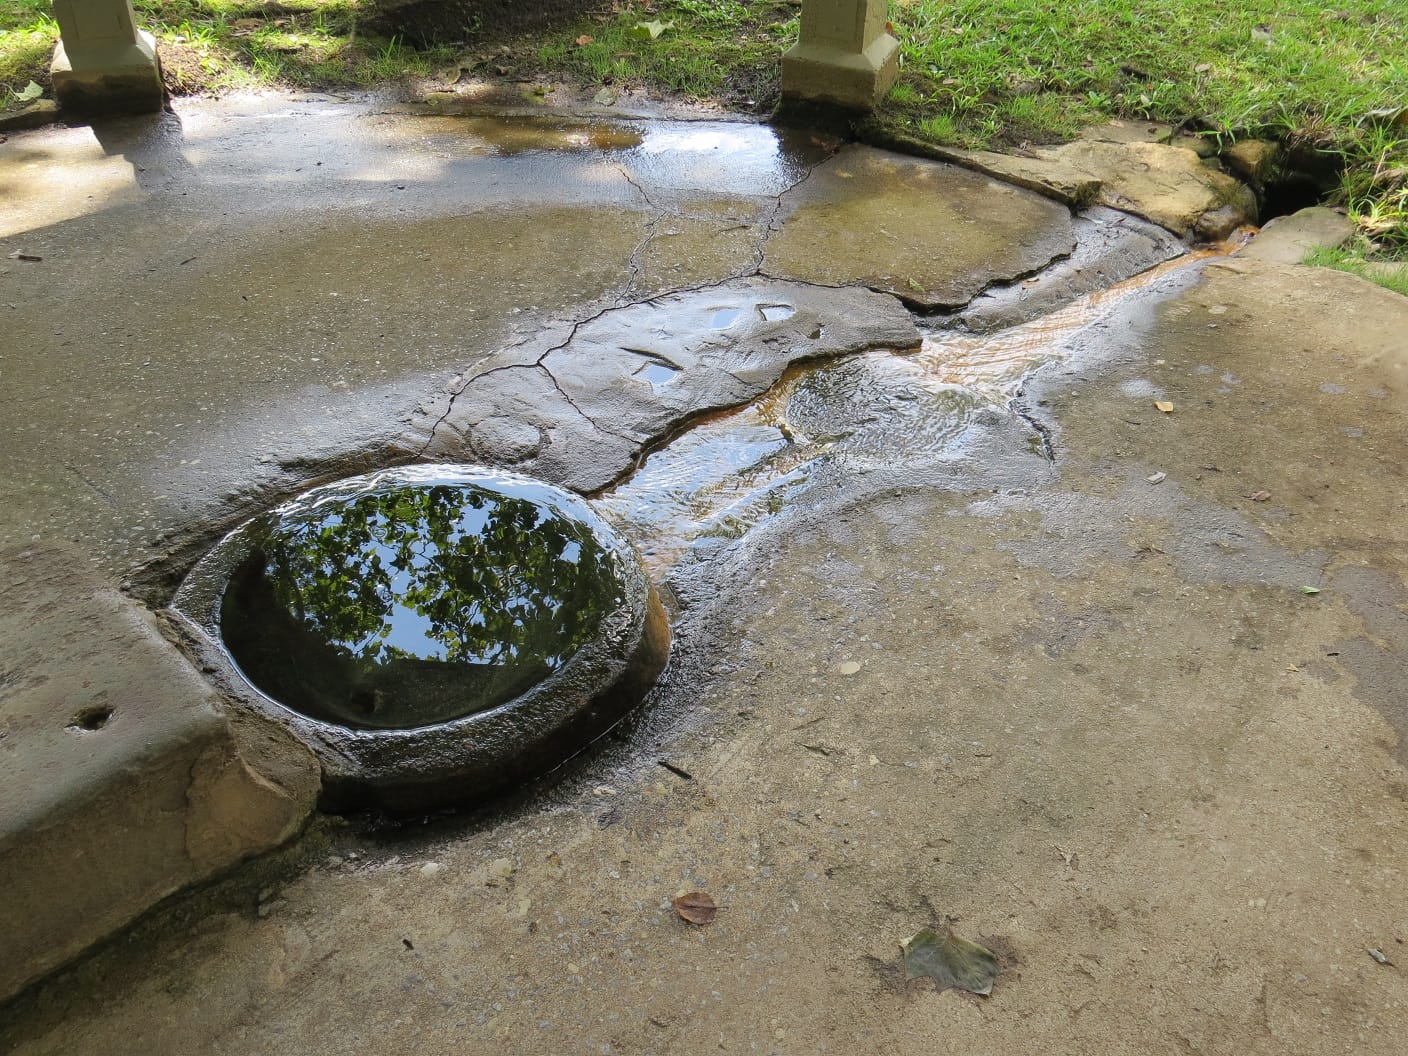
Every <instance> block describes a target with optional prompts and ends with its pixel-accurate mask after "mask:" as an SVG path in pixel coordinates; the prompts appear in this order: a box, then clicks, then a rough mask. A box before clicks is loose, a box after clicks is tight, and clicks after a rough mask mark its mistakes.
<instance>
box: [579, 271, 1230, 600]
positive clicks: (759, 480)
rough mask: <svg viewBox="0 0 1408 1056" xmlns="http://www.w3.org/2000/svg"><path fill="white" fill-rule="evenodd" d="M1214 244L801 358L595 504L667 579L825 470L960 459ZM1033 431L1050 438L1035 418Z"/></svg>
mask: <svg viewBox="0 0 1408 1056" xmlns="http://www.w3.org/2000/svg"><path fill="white" fill-rule="evenodd" d="M1208 255H1209V254H1207V253H1196V254H1190V255H1187V256H1184V257H1179V258H1177V259H1175V260H1172V261H1169V262H1167V263H1166V264H1163V265H1160V266H1158V267H1155V268H1152V269H1150V270H1149V271H1146V272H1144V273H1143V274H1141V275H1138V276H1135V277H1134V278H1131V279H1129V280H1127V281H1125V282H1122V283H1119V284H1117V285H1115V286H1112V287H1110V288H1109V289H1107V290H1102V291H1099V292H1097V293H1094V294H1091V295H1089V296H1086V297H1082V298H1079V299H1078V300H1075V301H1073V302H1072V303H1070V304H1069V305H1067V306H1065V307H1064V308H1061V309H1059V310H1057V311H1055V312H1052V313H1051V314H1049V315H1045V316H1042V317H1040V318H1038V319H1034V320H1031V321H1029V322H1025V323H1022V324H1019V325H1016V326H1012V327H1009V328H1007V329H1003V330H998V331H995V332H992V333H986V334H981V333H970V332H968V331H966V330H960V329H939V328H931V329H928V330H927V331H926V333H925V338H924V341H923V344H922V346H921V347H920V348H919V350H918V351H915V352H910V353H895V352H892V351H889V350H883V349H881V350H874V351H869V352H863V353H860V354H858V355H854V356H847V357H841V358H836V359H826V360H820V361H817V362H814V363H808V364H804V365H801V366H798V367H794V368H792V369H790V370H788V371H787V373H786V374H785V375H784V376H783V378H782V380H781V381H779V382H778V383H777V384H776V385H774V386H773V387H772V388H771V389H770V390H769V391H768V392H767V393H765V394H764V395H763V396H761V397H760V398H759V399H757V400H755V401H754V402H752V403H749V404H747V405H745V406H743V407H739V408H734V409H732V410H728V411H722V412H718V413H716V414H711V415H707V416H705V417H702V418H700V419H699V420H698V421H696V422H695V424H694V425H693V426H692V427H691V428H690V429H688V430H687V431H685V432H684V433H682V434H681V435H680V436H678V437H676V438H675V439H674V440H673V441H671V442H670V443H668V444H667V445H665V446H664V447H661V448H659V449H657V450H655V451H654V452H652V453H651V454H650V455H649V456H648V457H647V458H646V459H645V460H644V462H643V463H642V465H641V466H640V468H639V469H638V470H637V471H636V472H635V473H634V474H633V475H632V476H631V477H630V478H629V479H627V480H625V481H624V482H622V483H621V484H619V485H617V486H615V487H614V488H612V489H610V490H609V491H607V492H606V493H605V494H603V495H601V496H598V497H597V500H596V505H597V508H598V509H599V510H601V511H602V512H603V514H604V515H605V516H606V517H607V518H608V519H609V520H611V521H612V522H613V523H615V524H616V525H617V526H618V527H619V528H621V529H622V530H623V531H624V532H625V533H626V534H627V535H629V536H630V537H631V538H632V539H633V540H635V541H636V543H637V545H638V546H639V547H640V549H641V551H642V554H643V557H644V560H645V564H646V566H647V568H648V569H649V570H650V571H651V573H652V574H653V575H654V576H656V577H660V576H663V575H665V574H666V573H667V572H668V571H669V570H671V569H673V568H676V567H678V566H680V565H682V564H685V563H687V562H688V561H689V560H691V559H693V558H694V557H698V556H701V555H702V554H703V553H704V552H705V551H707V550H709V549H712V548H714V547H716V546H718V545H720V544H721V543H724V542H726V541H728V540H731V539H736V538H738V537H740V536H742V535H743V534H745V533H746V532H747V531H748V530H749V529H750V528H752V527H754V526H756V525H757V524H759V523H761V522H762V521H763V520H765V519H767V518H769V517H771V516H774V515H776V514H778V513H779V512H781V511H782V510H783V509H784V508H785V507H786V506H787V504H788V503H789V501H791V500H792V499H793V498H795V497H796V496H797V495H799V494H800V493H801V492H802V491H803V490H805V489H807V488H810V487H813V486H815V485H816V484H818V483H820V482H824V481H838V480H840V479H842V478H844V477H847V476H851V475H854V474H859V473H865V472H867V471H870V470H874V469H880V468H885V469H891V470H894V469H904V468H906V467H918V466H923V465H933V464H935V463H939V462H943V461H946V460H952V459H956V458H960V457H962V455H963V454H964V451H965V447H966V445H965V443H964V440H965V435H966V434H967V433H968V432H969V431H970V430H971V429H972V427H973V426H974V425H975V424H976V423H977V421H978V419H979V417H980V416H981V415H983V414H985V413H986V414H989V415H992V414H1002V413H1007V412H1008V410H1009V408H1011V406H1012V404H1013V401H1014V400H1016V399H1017V398H1018V397H1019V395H1020V394H1021V390H1022V386H1023V383H1024V382H1025V380H1026V379H1027V378H1028V377H1030V376H1031V375H1032V374H1033V373H1034V372H1036V371H1037V370H1039V369H1041V368H1043V367H1048V366H1051V365H1054V364H1059V363H1062V362H1064V361H1066V360H1069V359H1070V358H1071V357H1073V356H1075V355H1077V354H1079V352H1080V351H1081V348H1082V342H1081V340H1080V336H1081V333H1082V331H1084V330H1085V329H1086V328H1087V327H1089V326H1090V325H1091V324H1092V323H1094V322H1096V321H1098V320H1099V318H1100V317H1101V316H1103V315H1104V314H1106V313H1107V312H1108V311H1110V310H1111V308H1112V307H1113V306H1114V305H1115V304H1117V303H1119V302H1120V301H1122V300H1124V299H1126V298H1128V297H1130V296H1133V295H1135V294H1137V293H1138V292H1140V291H1142V290H1144V289H1146V288H1147V287H1148V286H1150V285H1151V284H1152V283H1153V282H1155V281H1156V280H1158V279H1160V278H1162V277H1163V276H1165V275H1167V274H1168V273H1169V272H1170V271H1175V270H1178V269H1181V268H1184V267H1187V266H1189V265H1190V264H1192V263H1193V262H1194V261H1196V260H1199V259H1203V258H1204V257H1206V256H1208ZM952 322H953V320H949V323H950V324H952ZM655 383H656V384H668V383H669V379H668V377H666V378H661V379H658V380H656V382H655ZM1029 442H1030V444H1031V447H1032V450H1033V451H1042V450H1044V443H1045V440H1044V438H1043V437H1042V436H1041V435H1040V434H1039V433H1038V432H1037V431H1036V430H1035V429H1033V431H1032V435H1031V438H1030V441H1029Z"/></svg>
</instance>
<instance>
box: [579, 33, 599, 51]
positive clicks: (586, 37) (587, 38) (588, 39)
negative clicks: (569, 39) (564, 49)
mask: <svg viewBox="0 0 1408 1056" xmlns="http://www.w3.org/2000/svg"><path fill="white" fill-rule="evenodd" d="M595 40H596V38H595V37H593V36H591V35H590V34H588V33H583V34H582V35H581V36H580V37H578V38H577V42H576V43H577V47H579V48H585V47H586V46H587V45H588V44H591V43H594V42H595Z"/></svg>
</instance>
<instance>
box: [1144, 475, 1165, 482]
mask: <svg viewBox="0 0 1408 1056" xmlns="http://www.w3.org/2000/svg"><path fill="white" fill-rule="evenodd" d="M1144 479H1145V480H1147V481H1148V482H1149V483H1150V484H1162V483H1163V482H1164V481H1166V480H1168V474H1167V473H1150V474H1149V475H1148V476H1147V477H1145V478H1144Z"/></svg>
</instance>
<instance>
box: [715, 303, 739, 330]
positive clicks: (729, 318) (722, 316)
mask: <svg viewBox="0 0 1408 1056" xmlns="http://www.w3.org/2000/svg"><path fill="white" fill-rule="evenodd" d="M742 314H743V309H742V308H720V309H719V310H718V311H717V312H715V313H714V318H713V319H711V320H710V321H709V325H710V326H712V327H713V328H714V329H715V330H727V329H728V328H729V327H730V326H732V325H733V324H734V323H736V322H738V317H739V316H741V315H742Z"/></svg>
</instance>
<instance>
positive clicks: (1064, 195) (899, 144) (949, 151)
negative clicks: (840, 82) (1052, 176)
mask: <svg viewBox="0 0 1408 1056" xmlns="http://www.w3.org/2000/svg"><path fill="white" fill-rule="evenodd" d="M851 130H852V132H853V134H854V135H855V137H856V140H857V141H858V142H860V143H864V144H865V145H866V146H870V147H877V148H879V149H881V150H893V151H896V152H897V153H900V154H910V155H913V156H915V157H920V158H928V159H930V160H931V161H942V162H945V163H947V164H949V165H957V166H959V167H960V168H964V169H967V170H969V171H970V172H976V173H979V174H981V175H983V176H988V177H991V178H992V179H994V180H998V181H1000V182H1002V183H1006V184H1009V185H1011V186H1013V187H1020V188H1022V189H1023V190H1026V191H1031V192H1033V193H1034V194H1039V195H1041V196H1042V197H1043V198H1050V199H1052V200H1053V201H1057V202H1060V203H1061V204H1062V205H1068V206H1070V207H1071V208H1072V209H1084V208H1086V207H1087V206H1091V205H1094V204H1095V202H1096V200H1097V199H1098V198H1099V197H1100V191H1101V189H1102V188H1103V186H1104V185H1103V184H1102V183H1101V182H1100V181H1099V180H1096V179H1090V180H1083V181H1080V182H1078V183H1073V184H1070V185H1065V186H1063V185H1059V184H1055V183H1051V182H1049V181H1046V180H1035V179H1028V178H1025V177H1023V176H1020V175H1016V174H1012V173H1006V172H1001V171H998V170H996V169H994V168H993V167H992V166H990V165H984V164H983V163H982V161H981V160H980V159H979V158H978V157H976V156H975V154H974V152H971V151H967V150H963V149H961V148H959V147H944V146H940V145H939V144H937V143H930V142H929V141H928V140H924V139H920V138H918V137H917V136H911V135H907V134H905V133H903V132H898V131H896V130H895V129H893V128H890V127H889V126H888V125H886V124H885V123H884V122H883V121H881V120H879V119H878V118H875V117H869V118H867V119H865V120H863V121H858V122H856V123H855V124H853V125H852V126H851Z"/></svg>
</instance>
